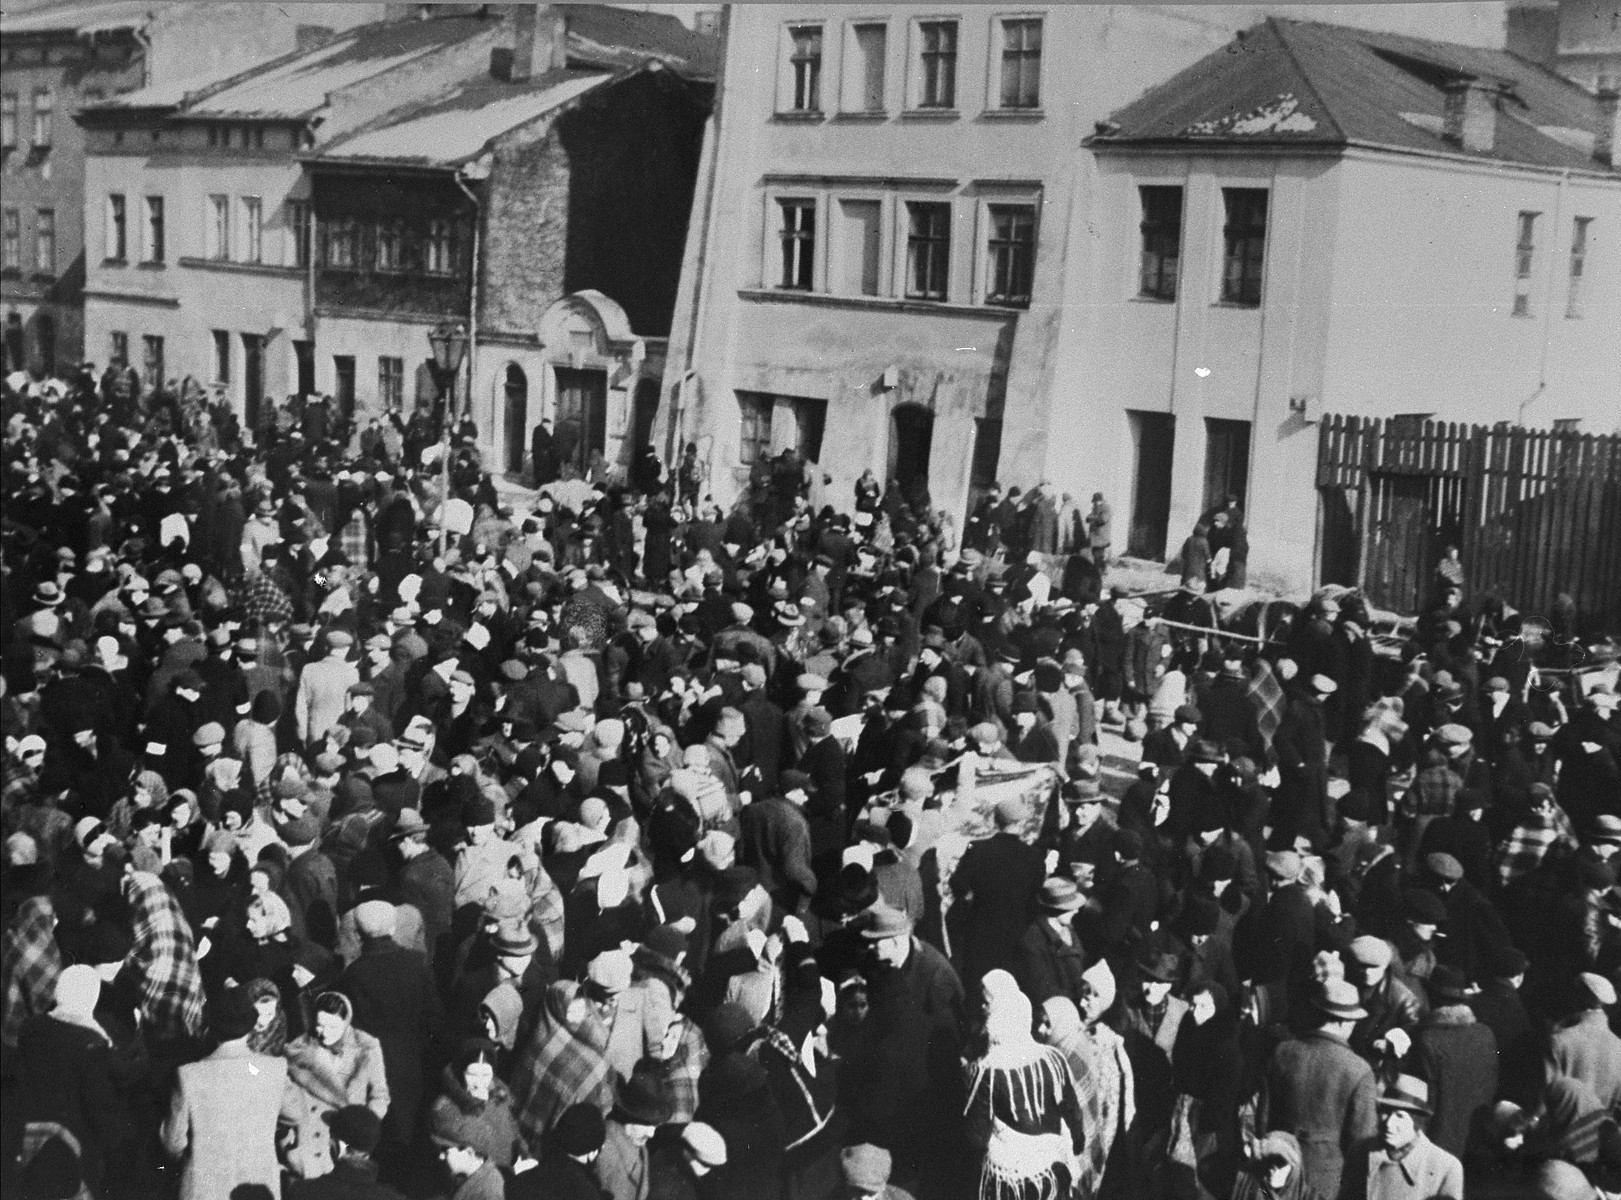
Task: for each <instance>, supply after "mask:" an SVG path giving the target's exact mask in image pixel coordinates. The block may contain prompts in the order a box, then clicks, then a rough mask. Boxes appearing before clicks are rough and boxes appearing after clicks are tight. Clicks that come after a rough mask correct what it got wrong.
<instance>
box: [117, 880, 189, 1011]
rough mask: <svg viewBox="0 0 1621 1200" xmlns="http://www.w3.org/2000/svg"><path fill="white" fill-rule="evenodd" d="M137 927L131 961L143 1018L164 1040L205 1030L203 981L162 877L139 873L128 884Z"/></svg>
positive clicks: (177, 908) (126, 889)
mask: <svg viewBox="0 0 1621 1200" xmlns="http://www.w3.org/2000/svg"><path fill="white" fill-rule="evenodd" d="M124 895H125V897H126V899H128V901H129V906H130V916H131V919H132V922H133V925H134V928H135V947H134V949H132V950H131V951H130V957H129V961H130V964H131V965H132V966H133V967H134V968H135V977H136V978H137V979H138V980H140V987H141V1016H142V1017H143V1018H144V1019H145V1021H146V1024H147V1027H148V1028H150V1029H151V1030H152V1031H153V1035H154V1036H155V1037H158V1038H182V1037H188V1036H190V1037H195V1036H197V1035H199V1034H201V1033H202V1031H203V977H202V975H200V974H199V973H198V970H197V948H196V943H195V942H194V941H193V940H192V934H191V926H190V925H189V924H187V923H186V916H185V914H184V913H183V912H181V911H180V904H179V902H178V901H176V900H175V898H174V897H173V896H172V895H170V893H169V889H168V888H167V887H165V886H164V883H163V881H162V880H161V879H159V878H158V877H157V876H156V875H151V874H148V873H147V872H145V871H134V872H132V873H131V874H130V875H129V877H128V878H127V879H126V880H125V881H124Z"/></svg>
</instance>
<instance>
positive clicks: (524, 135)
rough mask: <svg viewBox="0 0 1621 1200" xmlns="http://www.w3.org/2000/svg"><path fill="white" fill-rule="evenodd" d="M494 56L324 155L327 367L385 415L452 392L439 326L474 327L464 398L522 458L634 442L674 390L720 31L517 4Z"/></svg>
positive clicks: (317, 211) (320, 316) (582, 455)
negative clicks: (671, 338)
mask: <svg viewBox="0 0 1621 1200" xmlns="http://www.w3.org/2000/svg"><path fill="white" fill-rule="evenodd" d="M508 40H509V42H510V45H503V46H502V47H501V48H500V49H499V50H498V51H497V54H496V55H495V57H494V59H493V60H492V62H491V63H490V64H489V67H490V69H488V70H484V71H482V72H480V73H478V74H476V75H472V76H469V77H468V78H466V79H465V80H463V81H461V82H460V83H458V84H457V85H456V86H455V87H453V88H451V89H449V90H448V91H446V92H444V93H443V94H441V95H437V96H429V97H424V98H423V99H422V100H420V101H418V102H416V103H412V104H408V105H405V106H403V107H401V108H399V109H396V110H394V111H392V112H390V113H388V114H387V115H386V116H384V117H382V118H380V119H378V120H376V121H374V122H372V123H370V124H368V125H366V126H364V127H362V128H360V129H358V130H356V131H354V132H352V133H350V134H348V135H346V136H343V137H339V138H336V139H333V140H332V141H330V142H328V143H327V144H325V145H324V146H322V147H320V148H319V149H317V150H315V151H313V152H310V153H309V154H307V155H306V156H305V160H306V166H307V170H308V174H309V178H310V181H311V189H312V190H311V197H312V202H313V211H314V216H315V223H316V227H315V266H314V302H315V329H316V334H315V337H316V342H317V344H318V345H319V347H320V354H319V356H318V359H317V367H316V375H315V386H316V387H317V388H318V389H319V390H321V391H323V392H327V393H329V394H331V395H333V396H334V397H335V398H336V399H337V400H338V402H339V403H340V404H342V405H345V406H349V407H351V408H352V409H354V410H357V411H360V412H362V413H369V414H372V415H381V414H382V413H383V412H385V411H387V410H399V409H401V408H402V407H403V408H404V409H406V411H407V413H408V412H409V409H410V407H411V406H412V405H413V404H414V403H415V402H416V401H418V400H437V399H438V398H439V389H440V386H441V385H442V383H443V382H444V381H443V380H441V379H440V378H439V377H438V375H437V373H436V372H435V370H433V369H432V366H431V362H430V345H429V342H428V337H427V335H428V333H429V332H430V331H432V330H433V329H434V328H435V326H437V325H438V324H440V323H442V322H446V321H458V322H459V323H461V324H462V325H463V326H465V327H466V330H467V333H468V340H469V350H468V353H467V356H466V361H465V363H464V364H463V371H464V373H465V375H464V379H462V380H458V383H457V387H456V392H457V397H456V398H457V407H458V409H463V410H464V411H467V412H469V413H470V414H471V415H472V417H473V419H474V421H475V423H476V425H477V426H478V429H479V432H480V437H481V439H482V441H483V444H484V449H485V450H486V452H487V454H488V456H489V461H491V462H492V463H494V464H498V465H499V466H500V467H501V468H504V469H505V470H506V471H508V472H511V473H518V472H521V471H522V470H523V469H524V464H525V457H526V455H527V452H528V447H529V443H530V435H531V432H532V430H533V427H534V425H535V424H536V423H537V422H538V421H539V420H540V419H541V418H542V417H543V416H544V417H546V418H548V419H551V420H552V421H554V423H555V426H556V432H557V436H558V439H559V442H560V449H561V450H562V452H563V455H564V457H565V458H574V459H576V460H577V461H578V462H579V463H580V465H582V466H583V465H584V464H585V463H586V461H587V460H588V456H589V455H590V453H591V451H593V450H596V451H602V452H603V453H604V454H605V455H606V456H607V457H608V458H609V460H610V461H628V458H629V456H630V455H631V454H632V453H633V452H634V448H635V447H636V446H637V445H639V444H640V445H645V444H646V442H647V440H648V437H649V435H650V431H651V429H652V423H653V418H654V415H655V413H656V411H657V407H658V395H659V381H660V378H661V375H662V372H663V365H664V346H665V342H666V339H667V337H668V334H669V329H670V317H671V310H672V308H673V307H674V304H675V296H676V289H677V285H678V282H679V278H680V272H681V256H682V249H683V246H684V243H685V240H686V232H687V218H688V214H689V213H690V212H691V208H692V192H693V183H694V180H695V179H696V176H697V170H698V156H699V148H700V144H701V141H702V137H703V127H704V121H705V118H706V117H707V116H708V113H709V104H710V97H711V92H712V90H713V85H712V80H713V75H714V59H715V56H716V50H717V44H716V40H715V39H714V38H713V37H707V36H702V35H699V34H696V33H694V32H692V31H690V30H688V29H686V28H685V27H684V26H683V25H682V24H681V23H680V22H679V21H677V20H676V19H675V18H673V17H670V16H665V15H659V14H651V13H639V12H630V11H626V10H623V9H615V8H610V7H607V6H600V5H558V6H553V7H551V8H549V9H548V8H541V9H536V8H534V7H523V8H519V9H517V11H516V13H515V14H514V19H513V21H512V23H511V25H510V26H509V39H508Z"/></svg>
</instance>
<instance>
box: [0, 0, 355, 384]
mask: <svg viewBox="0 0 1621 1200" xmlns="http://www.w3.org/2000/svg"><path fill="white" fill-rule="evenodd" d="M365 7H367V6H361V5H350V4H335V5H321V6H319V7H318V8H316V6H312V5H302V4H294V5H287V6H271V7H267V6H264V5H259V4H223V3H222V4H212V3H211V4H164V5H156V6H154V5H152V4H149V3H131V2H129V0H113V2H111V3H105V2H104V3H83V4H67V5H62V4H56V5H50V6H46V7H42V8H35V9H30V10H24V11H22V12H19V13H15V14H14V13H12V12H11V10H10V9H9V8H8V10H7V13H6V16H5V18H4V20H3V21H0V37H3V38H4V41H5V46H4V49H3V51H0V155H3V165H0V191H3V193H4V197H3V201H0V307H3V310H4V323H5V328H4V338H3V348H4V359H5V368H6V370H7V371H10V370H15V369H21V368H27V367H32V368H33V369H35V370H37V371H42V372H45V373H49V372H52V371H55V370H58V369H62V368H64V367H66V366H70V365H71V364H73V363H74V362H76V361H78V360H79V359H80V358H81V357H82V356H83V355H84V353H85V342H84V333H83V319H84V285H85V274H86V268H85V261H84V247H85V229H84V211H85V204H84V175H85V153H86V138H85V133H84V131H83V130H82V129H81V128H80V127H79V126H78V125H77V124H75V122H74V120H73V116H74V113H75V111H76V110H77V109H78V108H79V107H80V106H81V105H86V104H99V103H102V102H104V101H107V100H109V99H116V98H117V97H119V96H121V95H125V94H128V93H131V92H133V91H135V90H137V89H139V88H142V87H145V86H148V85H157V84H163V85H177V84H179V83H181V82H182V81H185V80H191V79H197V78H199V77H202V76H206V75H208V74H213V75H215V76H218V75H221V74H225V73H229V72H233V71H236V70H240V69H242V68H243V67H245V66H247V65H248V64H250V63H253V62H262V61H264V60H266V59H270V58H273V57H275V56H276V55H278V54H282V53H286V52H287V51H290V50H292V49H294V48H295V46H296V45H297V44H298V42H299V40H300V39H301V38H302V39H305V40H308V39H311V38H314V37H318V36H320V35H322V34H324V33H326V32H328V31H329V29H330V28H331V27H335V26H341V25H343V24H345V23H352V22H353V20H354V19H355V17H356V10H362V9H364V8H365ZM371 7H377V6H371ZM312 9H313V10H314V11H311V10H312ZM104 353H105V351H104V349H103V348H102V347H99V346H92V348H91V354H92V356H93V357H97V358H101V356H102V355H103V354H104ZM102 361H105V360H104V359H102Z"/></svg>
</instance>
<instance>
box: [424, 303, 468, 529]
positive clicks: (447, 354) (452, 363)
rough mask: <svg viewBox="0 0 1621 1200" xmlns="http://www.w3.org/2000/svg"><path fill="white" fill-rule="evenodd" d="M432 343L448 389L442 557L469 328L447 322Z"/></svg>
mask: <svg viewBox="0 0 1621 1200" xmlns="http://www.w3.org/2000/svg"><path fill="white" fill-rule="evenodd" d="M428 345H429V346H430V347H432V348H433V362H434V366H435V367H436V368H438V372H439V378H440V380H441V381H442V383H443V386H444V390H445V397H444V408H443V411H442V412H441V414H440V418H439V472H440V476H439V478H440V482H441V483H442V484H443V490H444V494H443V496H442V497H441V499H440V501H439V557H440V558H443V557H444V556H445V543H446V541H447V539H448V537H449V528H448V526H447V521H448V519H449V516H450V511H449V510H450V420H451V418H452V417H453V416H455V414H456V375H457V373H458V372H459V371H460V370H461V369H462V356H463V355H465V354H466V353H467V327H466V326H465V325H462V324H460V323H458V322H454V321H445V322H443V323H442V324H440V325H437V326H435V327H434V329H433V330H432V331H431V332H430V333H429V334H428Z"/></svg>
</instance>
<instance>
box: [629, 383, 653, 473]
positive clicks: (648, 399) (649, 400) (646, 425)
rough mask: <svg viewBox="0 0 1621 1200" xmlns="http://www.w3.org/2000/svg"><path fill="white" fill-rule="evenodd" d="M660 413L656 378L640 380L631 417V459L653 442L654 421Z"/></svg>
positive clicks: (633, 459) (634, 458)
mask: <svg viewBox="0 0 1621 1200" xmlns="http://www.w3.org/2000/svg"><path fill="white" fill-rule="evenodd" d="M658 415H659V385H658V380H656V379H643V380H639V381H638V382H637V384H636V406H635V409H634V410H633V412H632V418H631V424H630V428H631V443H630V447H631V449H630V461H631V462H635V461H636V457H637V455H639V454H641V452H642V451H643V450H645V449H647V447H648V446H651V445H652V444H653V423H654V422H655V421H657V420H658Z"/></svg>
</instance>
